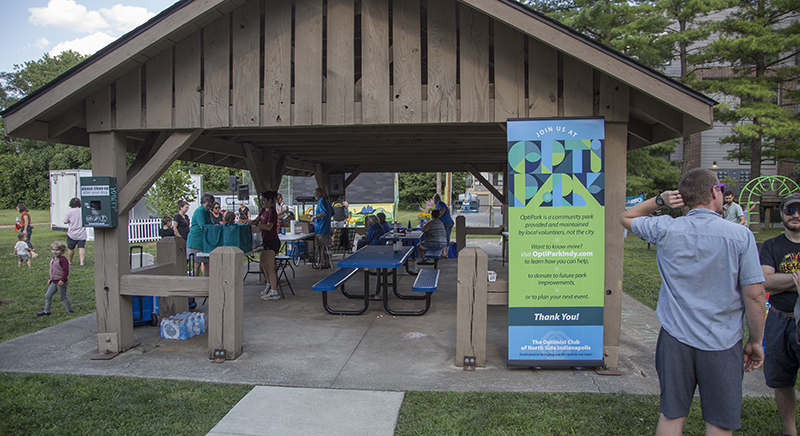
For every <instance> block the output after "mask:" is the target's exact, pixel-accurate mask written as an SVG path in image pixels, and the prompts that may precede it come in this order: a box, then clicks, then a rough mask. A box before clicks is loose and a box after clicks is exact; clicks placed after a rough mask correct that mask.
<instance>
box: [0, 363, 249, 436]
mask: <svg viewBox="0 0 800 436" xmlns="http://www.w3.org/2000/svg"><path fill="white" fill-rule="evenodd" d="M250 389H252V386H247V385H226V384H218V383H201V382H191V381H173V380H158V379H138V378H125V377H94V376H75V375H47V374H33V375H30V374H26V375H21V374H0V392H2V393H3V394H2V395H0V416H2V417H3V419H0V434H3V435H44V434H47V435H204V434H206V433H208V432H209V431H210V430H211V429H212V428H213V427H214V426H215V425H216V424H217V422H219V420H220V419H222V417H224V416H225V414H226V413H228V411H229V410H230V409H231V408H232V407H233V406H234V405H235V404H236V403H237V402H238V401H239V400H241V399H242V397H244V396H245V394H247V392H249V391H250Z"/></svg>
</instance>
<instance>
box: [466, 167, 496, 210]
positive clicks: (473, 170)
mask: <svg viewBox="0 0 800 436" xmlns="http://www.w3.org/2000/svg"><path fill="white" fill-rule="evenodd" d="M464 168H466V169H467V171H469V172H470V174H472V175H473V176H475V178H476V179H478V181H480V182H481V184H483V186H484V187H486V189H488V190H489V192H491V193H492V194H493V195H494V196H495V198H497V199H498V200H500V203H502V204H505V203H506V196H505V195H503V194H502V193H501V192H500V191H498V190H497V188H495V187H494V185H492V183H491V182H489V181H488V180H486V178H485V177H483V175H482V174H481V172H480V171H478V170H477V169H476V168H475V166H474V165H472V164H464Z"/></svg>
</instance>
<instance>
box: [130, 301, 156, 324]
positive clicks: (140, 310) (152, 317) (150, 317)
mask: <svg viewBox="0 0 800 436" xmlns="http://www.w3.org/2000/svg"><path fill="white" fill-rule="evenodd" d="M131 304H132V305H133V325H134V326H142V325H158V297H147V296H142V295H134V296H132V297H131Z"/></svg>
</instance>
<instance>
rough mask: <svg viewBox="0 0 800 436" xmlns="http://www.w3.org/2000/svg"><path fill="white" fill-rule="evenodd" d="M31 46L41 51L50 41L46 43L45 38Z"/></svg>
mask: <svg viewBox="0 0 800 436" xmlns="http://www.w3.org/2000/svg"><path fill="white" fill-rule="evenodd" d="M33 45H34V46H35V47H36V48H38V49H40V50H43V49H44V48H45V47H47V46H48V45H50V41H48V40H47V38H39V39H37V40H36V41H34V43H33Z"/></svg>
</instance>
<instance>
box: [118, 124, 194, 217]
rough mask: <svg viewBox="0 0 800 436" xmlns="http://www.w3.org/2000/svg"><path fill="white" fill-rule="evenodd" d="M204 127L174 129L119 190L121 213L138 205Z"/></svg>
mask: <svg viewBox="0 0 800 436" xmlns="http://www.w3.org/2000/svg"><path fill="white" fill-rule="evenodd" d="M202 132H203V130H202V129H197V130H182V131H174V132H172V133H171V134H170V136H169V138H167V140H166V141H164V144H163V145H162V146H161V147H159V148H158V150H157V151H156V152H155V153H154V154H153V158H152V159H150V160H149V161H148V162H147V163H146V164H145V165H144V166H143V167H142V169H141V170H140V171H138V172H137V173H136V175H135V176H133V177H132V178H131V179H129V180H128V183H126V184H125V186H124V187H122V189H120V191H119V214H120V215H125V214H127V213H128V211H130V210H131V208H132V207H133V206H134V205H136V203H137V202H138V201H139V199H141V198H142V196H143V195H144V193H145V192H147V190H148V189H150V187H151V186H153V183H155V182H156V180H158V178H159V177H161V175H162V174H164V171H166V170H167V168H168V167H169V166H170V165H172V163H173V162H175V159H177V158H178V156H180V155H181V154H182V153H183V152H184V151H186V149H188V148H189V146H191V145H192V142H194V140H195V139H197V137H198V136H200V133H202Z"/></svg>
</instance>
